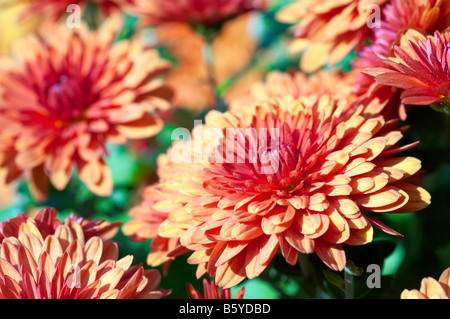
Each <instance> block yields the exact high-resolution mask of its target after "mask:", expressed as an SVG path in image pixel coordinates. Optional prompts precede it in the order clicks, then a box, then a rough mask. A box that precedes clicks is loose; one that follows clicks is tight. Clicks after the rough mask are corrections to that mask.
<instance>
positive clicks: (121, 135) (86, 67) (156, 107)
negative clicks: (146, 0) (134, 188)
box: [0, 18, 172, 200]
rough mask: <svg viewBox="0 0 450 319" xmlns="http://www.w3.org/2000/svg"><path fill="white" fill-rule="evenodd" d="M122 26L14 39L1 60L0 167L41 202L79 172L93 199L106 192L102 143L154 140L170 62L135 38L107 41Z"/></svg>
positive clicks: (112, 23)
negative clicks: (22, 181) (9, 51)
mask: <svg viewBox="0 0 450 319" xmlns="http://www.w3.org/2000/svg"><path fill="white" fill-rule="evenodd" d="M120 25H121V24H120V21H119V20H118V19H113V18H111V19H110V20H107V21H106V22H105V23H104V24H103V25H102V26H101V28H100V29H99V30H98V31H88V30H87V27H86V26H84V25H83V27H82V28H80V29H74V30H71V29H68V28H67V27H65V26H59V27H56V28H55V29H53V30H46V32H45V35H43V36H37V35H31V36H29V37H26V38H24V39H21V40H18V41H17V42H16V43H15V46H13V49H14V50H13V53H12V56H11V57H7V56H4V57H1V60H0V85H1V86H0V125H1V127H2V130H1V132H0V139H1V141H2V144H1V145H0V167H4V168H6V169H7V170H8V175H7V177H6V178H7V182H8V183H9V182H11V181H13V180H15V179H16V178H18V177H20V176H21V175H24V176H25V177H27V178H28V180H29V181H30V186H31V187H30V188H31V191H32V193H33V195H34V196H35V197H36V198H37V199H39V200H42V199H44V198H45V196H46V193H47V188H48V180H50V182H51V184H52V185H53V186H54V187H56V188H57V189H59V190H61V189H64V188H65V187H66V185H67V183H68V181H69V179H70V178H71V175H72V171H73V169H74V168H77V170H78V173H79V177H80V179H81V180H82V181H83V182H84V183H85V184H86V186H87V187H88V188H89V189H90V190H91V191H92V192H93V193H95V194H97V195H100V196H107V195H109V194H110V193H111V192H112V186H113V183H112V176H111V172H110V169H109V167H108V166H107V165H106V163H105V155H106V154H107V152H106V144H107V143H116V144H119V143H120V144H123V143H125V142H127V141H128V139H139V138H146V137H150V136H153V135H155V134H156V133H158V132H159V131H160V129H161V128H162V126H163V121H162V120H161V119H160V118H159V116H158V115H157V112H158V111H161V110H165V109H168V108H169V107H170V102H169V101H170V99H171V97H172V92H171V90H170V89H169V88H168V87H166V86H165V85H164V82H163V80H162V79H161V78H160V76H161V75H163V74H164V73H166V72H167V71H168V69H169V63H168V62H167V61H165V60H163V59H161V58H160V57H159V55H158V53H157V52H156V51H154V50H148V49H146V48H144V46H143V44H141V43H139V41H120V42H118V43H115V44H114V43H113V42H114V39H115V36H116V34H117V29H118V28H120Z"/></svg>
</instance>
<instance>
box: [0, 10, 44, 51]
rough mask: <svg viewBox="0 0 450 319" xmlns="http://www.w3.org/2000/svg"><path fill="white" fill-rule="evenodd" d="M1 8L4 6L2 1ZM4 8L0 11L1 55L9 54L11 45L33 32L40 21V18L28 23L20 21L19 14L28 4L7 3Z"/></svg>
mask: <svg viewBox="0 0 450 319" xmlns="http://www.w3.org/2000/svg"><path fill="white" fill-rule="evenodd" d="M0 6H2V2H1V1H0ZM3 6H5V7H1V10H0V30H2V36H1V37H0V54H5V53H7V52H8V49H9V47H10V44H11V42H12V41H13V40H14V39H16V38H17V37H20V36H23V35H25V34H27V33H30V32H32V31H33V30H34V29H35V28H36V25H37V23H38V22H39V20H40V19H39V17H34V18H33V19H30V20H28V21H26V22H19V21H18V16H19V13H20V12H22V10H24V8H26V4H24V3H19V4H14V5H9V3H5V4H3Z"/></svg>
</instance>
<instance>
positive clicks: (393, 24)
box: [351, 0, 450, 120]
mask: <svg viewBox="0 0 450 319" xmlns="http://www.w3.org/2000/svg"><path fill="white" fill-rule="evenodd" d="M449 14H450V3H449V2H448V1H442V0H413V1H403V0H392V1H391V2H389V3H388V4H386V5H385V6H384V7H383V10H382V12H381V18H382V19H381V21H380V28H377V29H374V35H375V40H374V42H373V44H371V45H370V46H368V47H366V48H365V49H364V50H363V51H362V52H361V54H360V57H358V58H356V59H355V60H354V61H353V64H352V67H353V70H352V71H351V72H352V73H353V74H354V75H355V85H356V87H355V91H354V93H355V95H356V96H358V97H359V98H358V100H357V103H358V104H364V105H366V111H367V112H369V113H373V114H379V113H380V112H383V115H384V116H385V117H386V118H393V117H397V116H398V115H399V116H400V118H401V119H403V120H404V119H406V110H405V105H404V104H403V103H401V99H400V91H399V90H396V89H392V87H391V86H385V85H381V84H378V83H377V82H376V81H375V79H374V78H373V77H372V76H370V75H367V74H364V73H362V71H363V70H365V69H372V68H379V67H386V64H384V63H383V60H385V59H387V58H390V57H393V56H394V47H395V46H396V45H399V44H400V41H401V39H402V37H403V36H404V34H405V33H406V32H407V31H408V30H409V29H413V30H416V31H417V32H420V33H422V34H423V35H432V34H433V33H434V31H436V30H439V31H445V30H447V29H448V28H449V27H450V20H449ZM399 105H400V107H399Z"/></svg>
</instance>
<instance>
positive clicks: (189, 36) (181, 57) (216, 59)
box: [156, 14, 258, 110]
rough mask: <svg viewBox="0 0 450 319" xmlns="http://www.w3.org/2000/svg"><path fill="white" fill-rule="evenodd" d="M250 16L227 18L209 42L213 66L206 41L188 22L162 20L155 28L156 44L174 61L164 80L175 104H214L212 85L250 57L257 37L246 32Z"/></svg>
mask: <svg viewBox="0 0 450 319" xmlns="http://www.w3.org/2000/svg"><path fill="white" fill-rule="evenodd" d="M251 23H252V15H251V14H246V15H242V16H239V17H237V18H235V19H233V20H231V21H228V22H227V23H226V24H224V25H223V27H222V28H221V30H220V33H219V34H218V35H217V36H216V37H215V38H214V39H213V41H212V44H211V50H212V63H211V64H212V66H211V68H210V69H209V67H208V63H207V59H206V58H205V48H206V45H207V42H206V40H205V38H204V37H203V36H201V35H199V34H197V33H196V32H195V31H194V30H193V29H192V28H191V27H190V26H189V25H187V24H184V23H164V24H162V25H159V26H157V27H156V38H157V43H156V46H159V47H163V48H165V49H166V50H167V52H168V54H169V55H170V56H171V57H173V58H174V59H175V60H176V62H175V63H174V67H173V69H172V71H171V72H170V74H169V75H168V76H167V83H168V84H169V85H170V86H171V87H173V88H174V90H175V93H176V94H175V99H174V102H173V103H174V105H175V106H177V107H182V108H185V109H189V110H203V109H206V108H210V107H212V106H213V105H214V103H215V93H214V87H213V84H214V83H216V84H220V83H222V82H223V81H225V80H227V79H228V78H230V77H232V76H234V75H236V74H237V73H239V72H240V71H242V70H243V69H244V68H245V67H246V66H247V65H248V63H249V62H250V61H251V59H252V58H253V54H254V53H255V50H256V48H257V46H258V42H257V39H255V37H254V36H252V35H251V34H250V33H249V31H248V30H249V26H250V24H251Z"/></svg>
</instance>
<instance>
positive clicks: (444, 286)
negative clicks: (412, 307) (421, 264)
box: [400, 268, 450, 299]
mask: <svg viewBox="0 0 450 319" xmlns="http://www.w3.org/2000/svg"><path fill="white" fill-rule="evenodd" d="M400 298H401V299H450V268H447V269H446V270H445V271H444V272H443V273H442V275H441V277H440V278H439V280H438V281H436V279H434V278H431V277H428V278H424V279H423V280H422V284H421V286H420V290H417V289H414V290H407V289H405V290H403V292H402V294H401V297H400Z"/></svg>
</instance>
